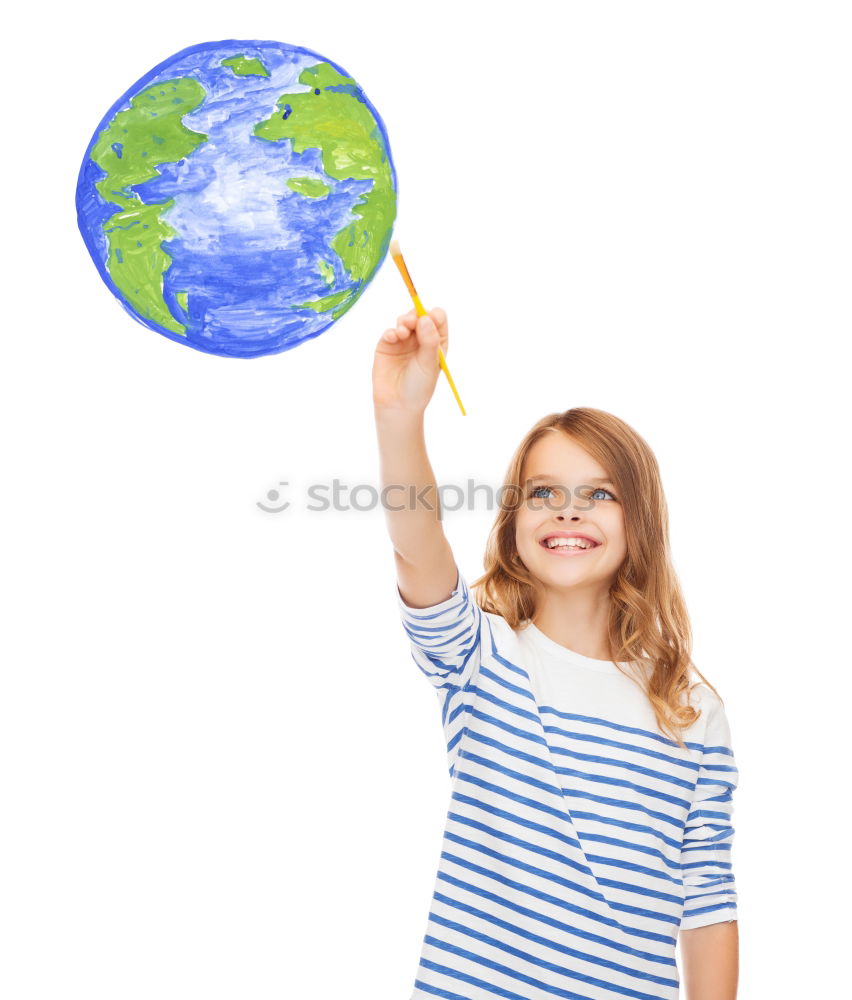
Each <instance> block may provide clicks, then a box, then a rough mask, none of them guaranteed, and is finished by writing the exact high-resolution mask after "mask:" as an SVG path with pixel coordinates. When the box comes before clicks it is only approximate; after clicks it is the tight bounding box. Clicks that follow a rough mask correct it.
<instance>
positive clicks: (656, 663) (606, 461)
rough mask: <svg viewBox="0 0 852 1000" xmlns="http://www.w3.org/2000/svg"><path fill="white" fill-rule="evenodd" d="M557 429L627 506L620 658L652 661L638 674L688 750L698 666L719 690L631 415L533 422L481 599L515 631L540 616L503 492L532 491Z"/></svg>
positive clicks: (616, 649)
mask: <svg viewBox="0 0 852 1000" xmlns="http://www.w3.org/2000/svg"><path fill="white" fill-rule="evenodd" d="M554 433H563V434H567V435H568V436H569V437H570V438H572V439H573V440H574V441H575V442H576V443H577V444H578V445H580V447H582V448H584V449H585V450H586V451H587V452H588V453H589V454H590V455H592V456H593V457H594V458H595V459H596V460H597V461H598V462H599V463H600V464H601V465H602V466H603V467H604V469H605V470H606V473H607V475H608V476H609V477H610V479H611V480H612V482H613V485H614V487H615V492H616V495H617V496H618V499H619V500H620V502H621V505H622V508H623V513H624V527H625V533H626V537H627V556H626V558H625V559H624V562H623V563H622V564H621V566H620V567H619V570H618V572H617V574H616V576H615V579H614V580H613V582H612V584H611V586H610V591H609V596H610V612H609V621H608V629H607V632H608V637H607V639H608V645H609V651H610V653H609V655H610V659H611V660H612V661H613V663H614V664H615V665H616V666H617V667H618V669H619V670H622V667H621V665H620V663H619V662H618V661H622V662H624V663H631V664H633V663H635V664H639V665H641V666H643V667H644V671H643V673H644V678H643V681H642V682H639V681H637V679H636V678H635V677H633V678H631V679H632V680H634V681H637V683H639V684H640V687H642V689H643V690H644V691H645V694H646V695H647V696H648V699H649V700H650V702H651V706H652V707H653V710H654V715H655V716H656V719H657V725H658V727H659V729H660V731H661V733H668V734H669V735H670V736H671V737H672V739H673V740H674V742H675V743H676V744H677V745H678V746H680V747H682V748H684V749H685V748H686V745H685V743H684V741H683V736H682V733H683V730H684V729H686V728H687V727H688V726H690V725H691V724H692V723H693V722H694V721H695V720H696V719H697V718H698V717H699V714H700V713H699V712H698V711H697V710H696V709H695V708H694V707H693V706H692V705H690V704H689V692H690V691H691V690H692V688H693V687H694V686H695V685H694V684H690V678H689V672H690V668H692V669H693V670H694V671H695V672H696V674H697V675H698V677H700V678H701V680H702V681H704V683H705V684H707V686H708V687H709V688H710V689H711V690H712V691H713V692H714V693H715V694H716V695H717V697H718V696H719V695H718V692H717V691H716V689H715V688H714V687H713V685H712V684H710V682H709V681H707V680H706V678H705V677H704V675H703V674H702V673H701V672H700V671H699V670H698V668H697V667H696V666H695V664H694V663H693V662H692V656H691V653H692V628H691V626H690V622H689V616H688V614H687V610H686V604H685V602H684V599H683V594H682V592H681V589H680V584H679V582H678V579H677V574H676V573H675V570H674V567H673V566H672V562H671V554H670V546H669V520H668V507H667V505H666V500H665V496H664V494H663V487H662V481H661V479H660V470H659V466H658V465H657V460H656V458H655V457H654V453H653V452H652V451H651V448H650V447H649V445H648V444H647V442H646V441H645V440H644V439H643V438H642V437H641V436H640V435H639V434H637V433H636V431H634V430H633V428H632V427H630V426H629V425H628V424H627V423H625V422H624V421H623V420H620V419H619V418H618V417H616V416H613V415H612V414H611V413H606V412H605V411H604V410H597V409H594V408H592V407H576V408H574V409H571V410H566V411H565V412H564V413H551V414H548V415H547V416H545V417H542V418H541V420H539V421H538V422H537V423H536V424H535V425H534V426H533V427H532V428H531V429H530V431H529V432H528V433H527V435H526V437H524V439H523V441H521V443H520V445H519V446H518V448H517V450H516V451H515V454H514V455H513V456H512V459H511V461H510V463H509V468H508V471H507V473H506V477H505V480H504V483H503V488H502V490H501V494H500V496H501V502H500V510H499V513H498V515H497V518H496V520H495V522H494V526H493V527H492V529H491V533H490V535H489V537H488V542H487V545H486V552H485V559H484V566H485V573H484V574H483V575H482V576H480V577H479V578H478V579H477V580H474V581H473V583H472V584H471V588H472V589H474V590H475V593H476V600H477V603H478V604H479V606H480V607H481V608H482V609H483V610H484V611H489V612H493V613H495V614H498V615H500V616H501V617H502V618H504V619H505V620H506V621H507V622H508V624H509V626H510V627H511V628H512V629H517V628H518V627H520V626H521V625H523V624H525V623H526V622H528V621H530V620H531V619H532V617H533V615H534V614H535V610H536V607H535V601H536V598H535V585H534V579H535V578H534V577H533V575H532V574H531V573H530V571H529V570H528V569H527V567H526V566H525V565H524V563H523V562H522V561H521V558H520V556H519V555H518V550H517V546H516V545H515V516H516V511H517V505H516V504H506V503H504V501H503V498H504V497H505V496H506V495H507V494H513V495H515V496H523V483H522V482H521V474H522V471H523V468H524V461H525V459H526V457H527V454H528V452H529V451H530V449H531V448H532V447H533V445H534V444H535V443H536V442H537V441H538V440H540V439H541V438H543V437H544V436H545V435H546V434H554ZM622 672H623V673H626V672H625V671H623V670H622ZM627 676H629V675H627ZM696 683H698V682H696ZM684 695H686V698H685V699H684ZM719 700H720V701H721V698H720V699H719ZM684 702H685V703H684Z"/></svg>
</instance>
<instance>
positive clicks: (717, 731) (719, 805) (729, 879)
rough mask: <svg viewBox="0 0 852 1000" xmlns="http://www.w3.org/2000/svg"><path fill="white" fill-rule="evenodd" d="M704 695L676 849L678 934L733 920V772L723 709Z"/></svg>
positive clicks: (734, 784)
mask: <svg viewBox="0 0 852 1000" xmlns="http://www.w3.org/2000/svg"><path fill="white" fill-rule="evenodd" d="M707 693H708V695H709V696H710V697H711V698H712V702H711V703H710V705H709V707H707V708H705V709H704V711H707V713H708V716H707V725H706V728H705V734H704V746H703V749H702V753H701V762H700V766H699V771H698V778H697V781H696V785H695V792H694V795H693V801H692V806H691V808H690V811H689V815H688V816H687V819H686V825H685V828H684V832H683V845H682V848H681V868H682V874H683V887H684V909H683V917H682V919H681V923H680V926H681V928H682V929H684V930H687V929H689V928H692V927H703V926H704V925H705V924H715V923H720V922H721V921H730V920H736V919H737V892H736V883H735V880H734V872H733V864H732V861H731V848H732V842H733V836H734V827H733V826H732V825H731V816H732V813H733V793H734V790H735V789H736V787H737V784H738V780H739V772H738V770H737V765H736V762H735V760H734V752H733V747H732V745H731V732H730V727H729V725H728V719H727V716H726V715H725V710H724V708H723V706H722V703H721V702H720V701H719V699H718V698H716V697H715V695H712V693H711V692H709V689H707Z"/></svg>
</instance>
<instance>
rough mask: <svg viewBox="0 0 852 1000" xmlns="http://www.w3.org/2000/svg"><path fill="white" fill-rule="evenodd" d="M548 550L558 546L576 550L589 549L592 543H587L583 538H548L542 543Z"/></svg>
mask: <svg viewBox="0 0 852 1000" xmlns="http://www.w3.org/2000/svg"><path fill="white" fill-rule="evenodd" d="M544 544H545V545H546V546H547V547H548V548H549V549H555V548H558V547H560V546H562V547H567V546H570V547H572V548H577V549H590V548H592V543H591V542H587V541H586V540H585V538H548V539H547V541H546V542H545V543H544Z"/></svg>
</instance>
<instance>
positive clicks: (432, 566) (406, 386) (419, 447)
mask: <svg viewBox="0 0 852 1000" xmlns="http://www.w3.org/2000/svg"><path fill="white" fill-rule="evenodd" d="M447 340H448V331H447V316H446V313H445V312H444V310H443V309H432V310H431V311H430V312H429V314H428V315H427V316H421V317H419V318H418V317H417V314H416V312H415V310H414V309H412V310H411V311H410V312H408V313H406V314H405V315H404V316H400V317H399V320H398V322H397V325H396V327H392V328H389V329H387V330H385V332H384V333H383V334H382V337H381V339H380V340H379V343H378V345H377V347H376V354H375V358H374V361H373V407H374V411H375V417H376V434H377V436H378V442H379V456H380V463H381V479H382V494H381V496H382V504H383V507H384V510H385V518H386V521H387V525H388V531H389V533H390V537H391V542H392V543H393V548H394V557H395V559H396V569H397V579H398V584H399V590H400V594H401V596H402V599H403V600H404V601H405V603H406V604H408V605H409V606H410V607H412V608H428V607H432V606H433V605H436V604H439V603H441V602H443V601H445V600H447V599H448V598H449V597H450V596H451V595H452V592H453V591H454V589H455V587H456V584H457V583H458V570H457V567H456V562H455V558H454V557H453V553H452V549H451V548H450V545H449V542H448V541H447V539H446V536H445V535H444V529H443V526H442V524H441V520H440V513H441V512H440V504H439V500H438V490H437V485H436V482H435V474H434V472H433V471H432V466H431V465H430V463H429V457H428V455H427V454H426V440H425V435H424V427H423V418H424V414H425V411H426V407H427V406H428V404H429V401H430V400H431V398H432V394H433V393H434V391H435V385H436V383H437V381H438V375H439V373H440V370H441V369H440V365H439V363H438V345H439V343H440V345H441V349H442V350H443V351H444V353H445V354H446V352H447Z"/></svg>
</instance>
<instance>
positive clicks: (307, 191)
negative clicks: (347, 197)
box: [287, 177, 331, 198]
mask: <svg viewBox="0 0 852 1000" xmlns="http://www.w3.org/2000/svg"><path fill="white" fill-rule="evenodd" d="M287 187H288V188H291V189H292V190H293V191H295V192H296V194H303V195H304V196H305V197H306V198H324V197H325V196H326V195H327V194H328V193H329V191H331V188H330V187H329V186H328V184H325V183H324V182H323V181H321V180H320V179H319V178H318V177H291V178H290V179H289V180H288V181H287Z"/></svg>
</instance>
